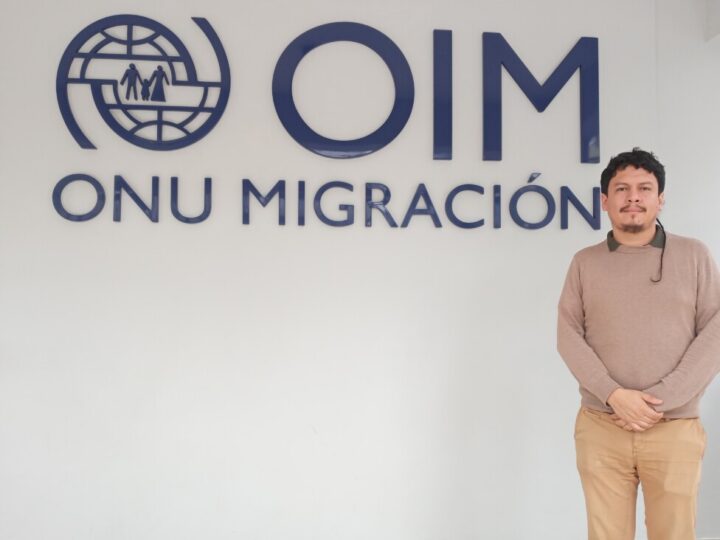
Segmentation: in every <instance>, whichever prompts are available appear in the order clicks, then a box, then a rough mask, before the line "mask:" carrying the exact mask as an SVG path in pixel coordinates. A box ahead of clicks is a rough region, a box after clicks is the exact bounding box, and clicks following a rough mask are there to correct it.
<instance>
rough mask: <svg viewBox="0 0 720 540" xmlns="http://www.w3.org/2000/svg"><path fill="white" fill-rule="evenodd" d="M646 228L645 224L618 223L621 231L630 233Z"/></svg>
mask: <svg viewBox="0 0 720 540" xmlns="http://www.w3.org/2000/svg"><path fill="white" fill-rule="evenodd" d="M646 229H648V227H647V226H646V225H620V230H621V231H622V232H626V233H630V234H639V233H641V232H643V231H644V230H646Z"/></svg>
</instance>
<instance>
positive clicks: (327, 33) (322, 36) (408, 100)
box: [272, 22, 415, 159]
mask: <svg viewBox="0 0 720 540" xmlns="http://www.w3.org/2000/svg"><path fill="white" fill-rule="evenodd" d="M336 41H352V42H355V43H359V44H361V45H365V46H366V47H368V48H370V49H372V50H373V51H374V52H375V53H377V54H378V56H380V58H382V59H383V61H384V62H385V64H386V65H387V67H388V69H389V70H390V73H391V75H392V78H393V83H394V85H395V101H394V102H393V107H392V111H390V115H389V116H388V117H387V119H386V120H385V122H384V123H383V124H382V125H381V126H380V127H379V128H378V129H376V130H375V131H373V132H372V133H370V134H369V135H366V136H365V137H361V138H359V139H353V140H347V141H345V140H343V141H341V140H337V139H329V138H327V137H323V136H322V135H320V134H319V133H317V132H315V131H314V130H313V129H312V128H311V127H310V126H308V125H307V123H306V122H305V121H304V120H303V119H302V117H301V116H300V113H299V112H298V110H297V107H295V101H294V100H293V96H292V82H293V77H294V76H295V71H296V69H297V67H298V65H299V64H300V61H301V60H302V59H303V58H304V57H305V55H306V54H308V53H309V52H310V51H312V50H313V49H315V48H317V47H319V46H320V45H326V44H328V43H334V42H336ZM272 94H273V102H274V103H275V111H276V112H277V115H278V118H280V121H281V122H282V125H283V126H284V127H285V130H286V131H287V132H288V133H289V134H290V136H291V137H292V138H293V139H295V140H296V141H297V142H298V143H300V144H301V145H302V146H304V147H305V148H307V149H308V150H310V151H311V152H315V153H316V154H319V155H321V156H325V157H330V158H339V159H343V158H354V157H360V156H365V155H367V154H371V153H373V152H375V151H377V150H380V149H381V148H382V147H384V146H385V145H387V144H389V143H390V142H391V141H392V140H393V139H394V138H395V137H397V135H398V134H399V133H400V132H401V131H402V130H403V128H404V127H405V124H406V123H407V121H408V118H410V112H411V111H412V108H413V101H414V99H415V85H414V83H413V76H412V72H411V71H410V65H409V64H408V62H407V60H406V59H405V56H404V55H403V53H402V51H401V50H400V49H399V48H398V46H397V45H395V43H394V42H393V41H392V40H391V39H390V38H389V37H387V36H386V35H385V34H383V33H382V32H380V31H378V30H376V29H374V28H373V27H371V26H367V25H364V24H360V23H353V22H336V23H329V24H323V25H321V26H316V27H315V28H312V29H310V30H308V31H307V32H305V33H303V34H300V35H299V36H298V37H297V38H295V39H294V40H293V41H292V42H291V43H290V44H289V45H288V46H287V47H286V48H285V50H284V51H283V53H282V54H281V55H280V58H279V59H278V61H277V64H275V72H274V73H273V81H272Z"/></svg>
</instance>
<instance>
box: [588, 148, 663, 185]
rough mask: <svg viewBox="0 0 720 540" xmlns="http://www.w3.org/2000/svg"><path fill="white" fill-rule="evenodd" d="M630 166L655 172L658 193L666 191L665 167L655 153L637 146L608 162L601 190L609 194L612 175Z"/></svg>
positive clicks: (601, 180)
mask: <svg viewBox="0 0 720 540" xmlns="http://www.w3.org/2000/svg"><path fill="white" fill-rule="evenodd" d="M628 166H632V167H637V168H638V169H645V170H646V171H647V172H649V173H652V174H654V175H655V178H656V180H657V183H658V193H662V192H663V191H665V167H663V166H662V163H660V162H659V161H658V160H657V158H656V157H655V154H653V153H652V152H646V151H645V150H640V149H639V148H638V147H637V146H636V147H635V148H633V149H632V151H631V152H623V153H622V154H618V155H617V156H614V157H613V158H612V159H611V160H610V163H608V164H607V167H605V170H604V171H603V172H602V174H601V175H600V191H602V192H603V193H604V194H605V195H607V192H608V186H609V185H610V180H611V179H612V177H613V176H615V174H616V173H617V172H618V171H622V170H623V169H624V168H625V167H628Z"/></svg>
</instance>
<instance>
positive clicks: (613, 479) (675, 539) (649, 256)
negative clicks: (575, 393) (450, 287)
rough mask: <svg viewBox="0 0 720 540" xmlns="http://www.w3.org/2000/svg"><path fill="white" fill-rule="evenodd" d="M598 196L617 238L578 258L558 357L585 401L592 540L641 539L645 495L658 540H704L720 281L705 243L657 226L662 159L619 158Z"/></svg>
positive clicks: (719, 365) (563, 307)
mask: <svg viewBox="0 0 720 540" xmlns="http://www.w3.org/2000/svg"><path fill="white" fill-rule="evenodd" d="M600 186H601V191H602V195H601V198H602V207H603V210H605V211H606V212H607V214H608V217H609V218H610V222H611V224H612V231H610V232H609V233H608V235H607V239H606V240H604V241H603V242H601V243H599V244H597V245H594V246H591V247H588V248H585V249H583V250H581V251H579V252H578V253H577V254H575V257H574V258H573V260H572V262H571V264H570V269H569V270H568V274H567V278H566V280H565V286H564V288H563V291H562V295H561V297H560V302H559V305H558V351H559V352H560V355H561V356H562V357H563V359H564V360H565V362H566V363H567V365H568V367H569V368H570V371H571V372H572V374H573V375H574V376H575V378H576V379H577V380H578V382H579V383H580V394H581V396H582V406H581V408H580V412H579V413H578V416H577V420H576V425H575V444H576V452H577V466H578V470H579V472H580V479H581V482H582V486H583V491H584V493H585V503H586V508H587V517H588V538H589V539H590V540H626V539H627V540H633V539H634V538H635V503H636V499H637V487H638V483H640V484H641V485H642V488H643V496H644V500H645V523H646V525H647V530H648V536H649V540H686V539H687V540H689V539H694V538H695V532H694V531H695V508H696V498H697V489H698V485H699V481H700V468H701V462H702V457H703V454H704V451H705V440H706V438H705V432H704V430H703V428H702V425H701V423H700V419H699V418H698V415H699V401H700V397H701V396H702V394H703V392H704V390H705V388H706V387H707V386H708V384H710V382H711V381H712V379H713V377H714V376H715V375H716V374H717V372H718V371H719V370H720V275H719V274H718V270H717V267H716V266H715V263H714V262H713V260H712V257H711V256H710V253H709V252H708V249H707V248H706V247H705V246H704V245H703V244H702V243H700V242H699V241H697V240H694V239H691V238H684V237H681V236H677V235H674V234H669V233H666V232H665V231H664V229H663V227H662V225H661V224H660V223H659V222H656V218H657V215H658V213H659V212H660V210H661V209H662V206H663V203H664V200H665V195H664V188H665V169H664V168H663V166H662V164H660V162H659V161H658V160H657V159H656V158H655V156H654V155H653V154H652V153H649V152H645V151H643V150H640V149H638V148H635V149H633V150H632V151H631V152H624V153H622V154H619V155H617V156H615V157H614V158H612V159H611V160H610V163H609V164H608V166H607V168H606V169H605V170H604V171H603V173H602V176H601V181H600Z"/></svg>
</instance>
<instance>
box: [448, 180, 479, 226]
mask: <svg viewBox="0 0 720 540" xmlns="http://www.w3.org/2000/svg"><path fill="white" fill-rule="evenodd" d="M463 191H474V192H475V193H479V194H480V195H482V194H483V193H485V188H483V187H482V186H477V185H475V184H460V185H459V186H457V187H455V188H453V190H452V191H451V192H450V194H449V195H448V196H447V199H445V214H446V215H447V217H448V219H449V220H450V223H452V224H453V225H456V226H458V227H461V228H463V229H475V228H476V227H482V226H483V225H484V224H485V220H484V219H478V220H476V221H463V220H461V219H460V218H459V217H457V215H455V210H454V209H453V202H454V201H455V197H457V196H458V195H459V194H460V193H462V192H463Z"/></svg>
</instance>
